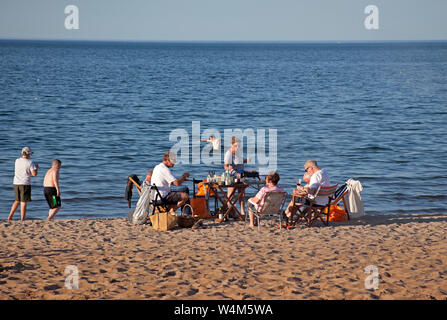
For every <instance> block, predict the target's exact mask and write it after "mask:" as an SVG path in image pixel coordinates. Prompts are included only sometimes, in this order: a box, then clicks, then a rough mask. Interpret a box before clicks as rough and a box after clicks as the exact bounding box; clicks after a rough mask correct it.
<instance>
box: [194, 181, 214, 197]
mask: <svg viewBox="0 0 447 320" xmlns="http://www.w3.org/2000/svg"><path fill="white" fill-rule="evenodd" d="M197 187H198V190H197V193H196V196H197V197H204V196H205V187H204V185H203V183H202V182H199V184H198V185H197ZM206 193H208V194H209V196H210V197H214V192H213V190H211V191H210V187H209V186H208V185H206Z"/></svg>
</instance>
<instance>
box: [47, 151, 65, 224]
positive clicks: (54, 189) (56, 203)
mask: <svg viewBox="0 0 447 320" xmlns="http://www.w3.org/2000/svg"><path fill="white" fill-rule="evenodd" d="M61 164H62V162H61V161H60V160H58V159H54V160H53V163H52V167H51V169H50V170H48V171H47V173H46V174H45V178H44V179H43V194H44V196H45V199H46V200H47V202H48V205H49V206H50V211H49V212H48V220H52V219H53V217H54V215H55V214H56V213H57V212H58V211H59V210H60V208H61V198H60V197H61V191H60V189H59V169H60V168H61Z"/></svg>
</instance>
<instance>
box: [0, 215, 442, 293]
mask: <svg viewBox="0 0 447 320" xmlns="http://www.w3.org/2000/svg"><path fill="white" fill-rule="evenodd" d="M0 232H1V238H0V299H281V300H282V299H446V298H447V267H446V262H447V241H446V235H447V215H400V216H367V217H365V218H362V219H359V220H353V221H350V222H347V223H335V222H334V223H331V225H330V226H329V227H324V226H320V225H317V226H314V227H312V228H310V229H308V228H306V227H304V226H298V227H297V228H295V229H293V230H281V231H280V230H278V229H275V228H274V227H271V226H268V225H266V224H265V223H264V224H262V228H261V232H258V231H257V230H251V229H249V228H248V227H247V225H246V224H245V223H244V222H234V221H229V222H225V223H223V224H216V223H214V222H213V221H206V222H205V224H204V227H203V228H201V229H195V230H193V229H176V230H173V231H169V232H159V231H155V230H154V229H152V227H150V226H131V225H129V224H128V223H127V221H126V220H125V219H93V220H55V221H52V222H45V221H41V220H27V221H25V222H20V221H12V222H8V221H0ZM69 265H75V266H76V267H77V268H78V271H79V288H78V289H77V290H75V289H71V290H70V289H66V288H65V286H64V283H65V279H66V277H67V276H68V274H65V273H64V272H65V268H66V267H67V266H69ZM369 265H375V266H376V267H377V268H378V272H379V288H378V289H377V290H367V289H365V278H366V277H367V276H368V275H367V274H365V272H364V269H365V267H367V266H369Z"/></svg>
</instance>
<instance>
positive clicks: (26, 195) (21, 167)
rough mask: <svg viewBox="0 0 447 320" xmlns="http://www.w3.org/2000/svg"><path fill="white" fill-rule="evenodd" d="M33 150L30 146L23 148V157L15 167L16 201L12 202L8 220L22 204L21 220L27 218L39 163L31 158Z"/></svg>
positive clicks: (17, 161)
mask: <svg viewBox="0 0 447 320" xmlns="http://www.w3.org/2000/svg"><path fill="white" fill-rule="evenodd" d="M32 154H33V152H32V151H31V149H30V147H24V148H23V149H22V157H21V158H18V159H17V160H16V162H15V169H14V182H13V184H14V203H13V204H12V207H11V211H10V213H9V217H8V220H9V221H11V220H12V218H13V217H14V213H15V212H16V210H17V208H18V207H19V205H20V213H21V220H22V221H24V220H25V218H26V207H27V203H28V202H30V201H31V177H35V176H37V170H38V169H39V165H38V164H37V163H34V161H33V160H31V159H30V158H31V155H32Z"/></svg>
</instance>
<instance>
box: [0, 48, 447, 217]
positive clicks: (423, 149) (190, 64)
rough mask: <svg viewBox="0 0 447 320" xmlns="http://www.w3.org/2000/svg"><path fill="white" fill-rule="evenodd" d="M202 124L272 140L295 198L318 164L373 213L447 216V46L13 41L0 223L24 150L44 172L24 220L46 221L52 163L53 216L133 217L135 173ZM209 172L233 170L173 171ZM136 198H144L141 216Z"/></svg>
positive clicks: (2, 102)
mask: <svg viewBox="0 0 447 320" xmlns="http://www.w3.org/2000/svg"><path fill="white" fill-rule="evenodd" d="M193 121H200V127H201V131H202V132H203V131H204V130H206V129H210V128H212V129H215V130H218V131H219V132H221V133H222V135H223V133H224V130H225V129H238V128H239V129H242V130H245V129H253V130H254V132H257V130H261V129H266V130H268V129H276V130H277V154H276V156H277V171H278V172H279V173H280V175H281V180H280V185H282V186H283V187H285V188H286V190H287V191H288V192H291V190H292V188H293V186H294V185H295V183H296V178H298V177H301V176H302V175H303V173H304V171H303V164H304V162H305V161H306V160H308V159H315V160H317V161H318V163H319V165H320V167H321V168H324V169H325V170H326V171H327V172H328V173H329V175H330V177H331V180H332V182H333V183H343V182H344V181H346V180H347V179H349V178H353V179H356V180H359V181H360V182H361V184H362V186H363V192H362V198H363V201H364V205H365V211H366V213H367V214H368V213H383V214H402V213H426V214H428V213H440V212H447V209H446V208H447V156H446V152H447V143H446V139H447V125H446V124H447V43H445V42H413V43H404V42H396V43H393V42H386V43H167V42H166V43H124V42H122V43H120V42H62V41H60V42H51V41H6V40H3V41H0V208H1V210H0V219H6V218H7V216H8V214H9V210H10V207H11V204H12V202H13V199H14V191H13V185H12V182H13V176H14V161H15V159H16V158H18V157H19V156H20V152H21V149H22V147H23V146H30V147H31V148H32V150H33V151H34V154H33V159H34V160H35V161H36V162H37V163H38V164H39V166H40V169H39V174H38V176H37V177H35V178H33V179H32V186H33V189H32V198H33V201H32V203H31V204H30V205H29V206H28V214H27V216H28V217H31V218H46V217H47V215H48V207H47V204H46V202H45V200H44V197H43V187H42V183H43V177H44V175H45V172H46V170H47V169H49V168H50V166H51V160H52V159H54V158H58V159H60V160H61V161H62V169H61V178H60V184H61V191H62V203H63V208H62V209H61V211H60V212H59V213H58V215H57V216H56V218H82V217H88V218H94V217H96V218H104V217H123V216H125V214H126V213H127V212H128V211H129V209H128V207H127V201H126V200H124V191H125V186H126V179H127V176H128V175H129V174H137V175H138V176H139V177H140V178H144V176H145V173H146V171H147V170H148V169H150V168H152V167H154V166H155V165H156V164H158V163H159V162H160V160H161V157H162V155H163V153H164V152H166V151H168V150H169V149H170V148H171V147H172V146H173V145H174V143H175V142H173V141H170V139H169V136H170V133H172V131H173V130H175V129H180V130H181V129H183V130H185V131H186V132H187V133H189V134H192V122H193ZM266 136H267V137H266V138H267V141H268V131H267V134H266ZM191 143H192V141H191ZM201 147H202V148H204V147H205V144H204V143H202V144H201ZM266 149H267V151H268V150H270V147H269V146H267V148H266ZM191 150H192V149H191ZM267 153H268V152H267ZM222 158H223V152H222ZM254 162H255V163H253V162H252V163H251V164H249V165H247V170H257V169H258V167H257V162H256V159H254ZM210 170H213V171H216V172H221V171H223V168H222V167H221V166H217V165H207V164H204V163H201V164H178V165H176V166H175V167H174V169H173V173H174V175H177V176H180V175H181V174H182V173H183V172H185V171H189V172H190V173H191V176H193V177H194V178H197V179H199V178H205V177H206V175H207V173H208V171H210ZM187 185H188V186H189V187H190V188H192V187H191V186H192V185H191V183H187ZM137 199H138V194H137V192H136V191H135V189H134V196H133V203H132V207H134V206H135V203H136V201H137ZM19 216H20V212H19V211H17V212H16V219H17V218H18V217H19Z"/></svg>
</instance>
